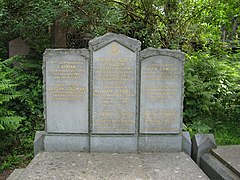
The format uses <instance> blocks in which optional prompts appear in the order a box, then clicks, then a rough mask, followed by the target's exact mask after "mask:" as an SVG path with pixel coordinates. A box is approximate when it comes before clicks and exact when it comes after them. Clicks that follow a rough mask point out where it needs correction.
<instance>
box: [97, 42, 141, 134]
mask: <svg viewBox="0 0 240 180" xmlns="http://www.w3.org/2000/svg"><path fill="white" fill-rule="evenodd" d="M109 52H110V53H109ZM135 101H136V55H135V53H133V52H132V51H130V50H128V49H127V48H125V47H123V46H122V45H120V44H118V43H116V42H113V43H111V44H109V45H107V46H106V47H104V48H103V49H100V50H98V51H97V52H94V55H93V132H94V133H134V131H135Z"/></svg>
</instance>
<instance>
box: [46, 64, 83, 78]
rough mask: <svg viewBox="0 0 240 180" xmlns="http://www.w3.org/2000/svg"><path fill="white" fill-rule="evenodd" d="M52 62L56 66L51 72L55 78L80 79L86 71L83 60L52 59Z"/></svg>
mask: <svg viewBox="0 0 240 180" xmlns="http://www.w3.org/2000/svg"><path fill="white" fill-rule="evenodd" d="M50 64H51V65H53V66H54V68H53V69H52V70H51V71H50V72H49V73H50V76H51V77H53V78H54V79H80V78H81V74H82V73H84V68H83V66H84V63H83V62H75V61H57V60H52V61H50Z"/></svg>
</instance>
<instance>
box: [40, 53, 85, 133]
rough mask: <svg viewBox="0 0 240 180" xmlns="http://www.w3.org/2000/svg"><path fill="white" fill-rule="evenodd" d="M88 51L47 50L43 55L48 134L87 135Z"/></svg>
mask: <svg viewBox="0 0 240 180" xmlns="http://www.w3.org/2000/svg"><path fill="white" fill-rule="evenodd" d="M88 61H89V51H88V50H86V49H78V50H77V49H65V50H64V49H55V50H53V49H52V50H51V49H47V50H46V51H45V53H44V63H43V74H44V89H45V90H44V92H45V94H44V103H45V119H46V131H47V132H48V133H49V132H51V133H88Z"/></svg>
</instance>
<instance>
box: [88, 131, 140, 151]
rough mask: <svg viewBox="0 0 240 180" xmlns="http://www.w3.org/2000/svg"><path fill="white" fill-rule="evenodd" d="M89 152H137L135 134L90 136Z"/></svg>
mask: <svg viewBox="0 0 240 180" xmlns="http://www.w3.org/2000/svg"><path fill="white" fill-rule="evenodd" d="M90 151H91V152H119V153H126V152H137V137H136V136H100V135H99V136H91V140H90Z"/></svg>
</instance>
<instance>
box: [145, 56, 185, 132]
mask: <svg viewBox="0 0 240 180" xmlns="http://www.w3.org/2000/svg"><path fill="white" fill-rule="evenodd" d="M181 68H182V67H181V64H180V63H179V61H178V60H177V59H174V58H171V57H163V56H162V57H161V56H155V57H150V58H148V59H145V60H144V61H142V69H141V105H140V132H141V133H178V132H179V131H180V109H181V95H182V94H181V88H182V87H181V86H182V74H181V72H182V70H181Z"/></svg>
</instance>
